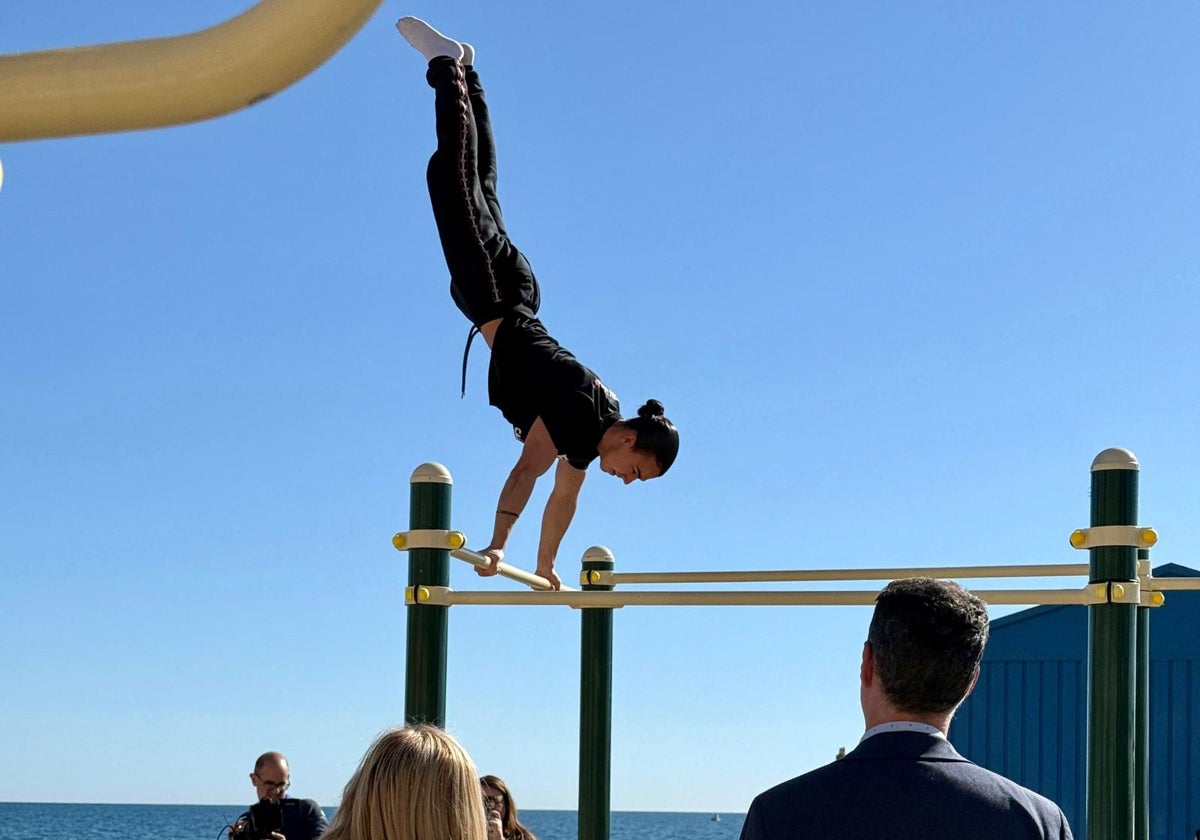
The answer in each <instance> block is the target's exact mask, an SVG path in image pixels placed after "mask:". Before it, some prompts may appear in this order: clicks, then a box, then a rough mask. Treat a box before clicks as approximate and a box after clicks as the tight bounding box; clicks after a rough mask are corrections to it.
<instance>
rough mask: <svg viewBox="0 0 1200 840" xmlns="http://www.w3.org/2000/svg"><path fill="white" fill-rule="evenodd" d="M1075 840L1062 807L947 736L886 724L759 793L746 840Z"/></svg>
mask: <svg viewBox="0 0 1200 840" xmlns="http://www.w3.org/2000/svg"><path fill="white" fill-rule="evenodd" d="M810 838H812V840H816V838H838V840H860V838H861V840H1048V839H1049V840H1071V829H1070V827H1069V826H1068V825H1067V819H1066V817H1065V816H1063V812H1062V810H1061V809H1060V808H1059V807H1058V806H1057V805H1055V804H1054V803H1053V802H1051V801H1050V800H1049V799H1046V798H1045V797H1044V796H1041V795H1040V794H1037V793H1034V792H1033V791H1031V790H1027V789H1026V788H1023V787H1021V786H1020V785H1018V784H1017V783H1016V782H1013V781H1010V780H1009V779H1006V778H1004V777H1003V776H1001V775H999V774H996V773H993V772H992V771H990V770H985V769H984V768H982V767H980V766H978V765H977V764H972V763H971V762H970V761H967V760H966V759H965V758H963V757H962V756H961V755H959V754H958V752H957V751H956V750H955V749H954V747H953V746H951V745H950V742H949V741H947V740H945V739H944V738H938V737H935V736H933V735H927V734H925V733H922V732H883V733H880V734H878V735H873V736H871V737H870V738H868V739H867V740H865V741H863V742H862V743H861V744H859V745H858V747H857V748H856V749H855V750H854V751H853V752H851V753H849V754H848V755H847V756H846V757H845V758H843V759H841V760H840V761H835V762H834V763H833V764H827V765H825V766H824V767H820V768H818V769H816V770H813V771H812V772H811V773H806V774H804V775H803V776H798V777H796V778H795V779H792V780H791V781H788V782H784V783H783V784H781V785H777V786H776V787H773V788H771V789H770V790H768V791H766V792H764V793H760V794H759V795H758V796H757V797H755V799H754V802H753V803H752V804H751V805H750V812H749V813H748V814H747V815H746V822H745V825H744V826H743V828H742V840H809V839H810Z"/></svg>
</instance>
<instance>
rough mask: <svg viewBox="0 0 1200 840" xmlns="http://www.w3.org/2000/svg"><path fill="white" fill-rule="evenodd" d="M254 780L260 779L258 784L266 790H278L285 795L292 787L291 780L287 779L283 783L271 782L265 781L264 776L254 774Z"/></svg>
mask: <svg viewBox="0 0 1200 840" xmlns="http://www.w3.org/2000/svg"><path fill="white" fill-rule="evenodd" d="M254 778H256V779H258V783H259V784H260V785H262V786H263V787H264V788H266V789H267V790H277V791H279V792H280V793H283V792H284V791H285V790H287V789H288V788H290V787H291V786H292V780H291V779H285V780H284V781H282V782H271V781H268V780H267V779H264V778H263V777H262V776H260V775H258V774H257V773H255V774H254Z"/></svg>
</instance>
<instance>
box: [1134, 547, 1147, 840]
mask: <svg viewBox="0 0 1200 840" xmlns="http://www.w3.org/2000/svg"><path fill="white" fill-rule="evenodd" d="M1137 558H1138V562H1139V563H1141V562H1142V561H1143V560H1146V561H1148V560H1149V559H1150V550H1149V549H1146V548H1139V549H1138V552H1137ZM1136 673H1137V689H1136V691H1137V698H1136V711H1135V713H1134V716H1135V720H1136V722H1137V723H1136V729H1135V733H1136V739H1135V742H1134V743H1135V747H1134V749H1135V752H1134V757H1133V783H1134V795H1135V796H1134V802H1133V829H1134V833H1133V840H1150V607H1141V606H1139V607H1138V608H1137V672H1136Z"/></svg>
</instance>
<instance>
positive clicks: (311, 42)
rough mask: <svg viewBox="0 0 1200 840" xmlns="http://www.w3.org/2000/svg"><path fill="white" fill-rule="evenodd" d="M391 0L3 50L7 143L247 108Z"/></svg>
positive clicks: (305, 2)
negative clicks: (144, 35)
mask: <svg viewBox="0 0 1200 840" xmlns="http://www.w3.org/2000/svg"><path fill="white" fill-rule="evenodd" d="M381 3H382V0H262V2H261V3H259V4H258V5H256V6H254V7H253V8H251V9H248V10H247V11H245V12H243V13H242V14H240V15H238V16H237V17H235V18H232V19H230V20H228V21H226V22H225V23H222V24H219V25H217V26H214V27H211V28H209V29H204V30H201V31H200V32H194V33H192V34H190V35H179V36H175V37H170V38H154V39H150V40H144V41H128V42H124V43H117V44H103V45H99V46H92V47H75V48H72V49H60V50H46V51H43V52H29V53H16V54H12V55H3V56H0V141H5V142H9V141H15V140H36V139H39V138H46V137H67V136H72V135H79V134H100V133H103V132H109V131H129V130H134V129H142V128H156V127H159V126H165V125H178V124H180V123H188V122H195V121H196V120H203V119H207V118H209V117H217V116H220V115H222V114H227V113H229V112H231V111H235V110H238V109H240V108H245V107H248V106H250V105H253V104H254V103H256V102H259V101H261V100H263V99H266V98H267V97H269V96H271V95H272V94H275V93H278V92H279V91H281V90H283V89H284V88H286V87H287V86H289V85H291V84H292V83H294V82H296V81H297V80H299V79H301V78H303V77H304V76H306V75H308V74H309V73H310V72H312V71H313V70H315V69H316V68H317V67H319V66H320V65H321V64H322V63H323V62H324V61H325V60H326V59H327V58H329V57H330V56H331V55H333V54H334V53H336V52H337V51H338V50H339V49H341V48H342V46H344V45H345V44H346V42H347V41H349V40H350V39H351V38H352V37H353V36H354V34H355V33H356V32H358V30H359V29H361V28H362V26H363V24H365V23H366V22H367V20H369V19H370V17H371V15H372V14H374V13H375V10H376V9H377V8H379V6H380V4H381Z"/></svg>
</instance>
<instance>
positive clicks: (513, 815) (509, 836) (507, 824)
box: [479, 776, 537, 840]
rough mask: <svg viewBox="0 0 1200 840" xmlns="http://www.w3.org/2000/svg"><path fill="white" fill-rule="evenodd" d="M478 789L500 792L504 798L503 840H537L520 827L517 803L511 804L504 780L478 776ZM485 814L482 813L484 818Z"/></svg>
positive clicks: (531, 833)
mask: <svg viewBox="0 0 1200 840" xmlns="http://www.w3.org/2000/svg"><path fill="white" fill-rule="evenodd" d="M479 785H480V787H484V786H486V787H490V788H495V789H496V790H498V791H500V795H501V796H503V797H504V813H503V823H504V824H503V826H502V831H503V832H504V840H537V836H536V835H535V834H534V833H533V832H532V831H530V830H529V829H528V828H526V827H525V826H523V825H521V821H520V820H518V819H517V803H515V802H513V798H512V793H510V792H509V790H508V785H506V784H504V780H503V779H501V778H500V777H499V776H480V777H479ZM486 816H487V813H486V812H484V817H486Z"/></svg>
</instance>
